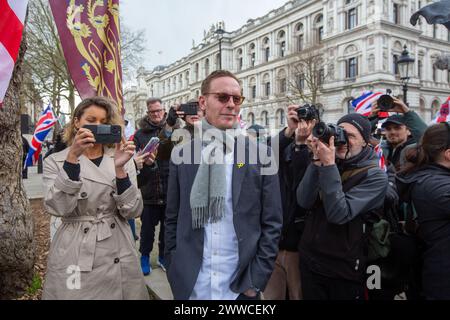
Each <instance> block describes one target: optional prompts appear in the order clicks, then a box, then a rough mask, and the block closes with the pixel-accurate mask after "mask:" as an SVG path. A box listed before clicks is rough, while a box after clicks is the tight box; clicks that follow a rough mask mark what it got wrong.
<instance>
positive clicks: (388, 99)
mask: <svg viewBox="0 0 450 320" xmlns="http://www.w3.org/2000/svg"><path fill="white" fill-rule="evenodd" d="M389 92H391V90H388V94H383V95H381V96H380V97H379V98H378V100H377V104H378V107H379V108H380V111H383V112H388V111H390V110H392V109H394V107H395V105H394V98H392V96H391V95H390V94H389Z"/></svg>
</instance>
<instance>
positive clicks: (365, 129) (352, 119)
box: [337, 113, 372, 143]
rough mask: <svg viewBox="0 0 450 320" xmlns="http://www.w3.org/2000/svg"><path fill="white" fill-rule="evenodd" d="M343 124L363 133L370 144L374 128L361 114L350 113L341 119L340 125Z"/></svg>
mask: <svg viewBox="0 0 450 320" xmlns="http://www.w3.org/2000/svg"><path fill="white" fill-rule="evenodd" d="M341 123H349V124H351V125H352V126H354V127H355V128H356V129H358V131H359V132H360V133H361V135H362V137H363V139H364V141H366V142H367V143H369V140H370V134H371V131H372V126H371V124H370V121H369V120H368V119H367V118H366V117H364V116H362V115H360V114H359V113H350V114H347V115H345V116H343V117H342V118H340V119H339V121H338V123H337V124H338V125H340V124H341Z"/></svg>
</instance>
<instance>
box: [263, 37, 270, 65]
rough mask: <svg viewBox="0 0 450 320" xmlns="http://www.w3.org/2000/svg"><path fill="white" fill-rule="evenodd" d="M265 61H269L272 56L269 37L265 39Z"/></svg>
mask: <svg viewBox="0 0 450 320" xmlns="http://www.w3.org/2000/svg"><path fill="white" fill-rule="evenodd" d="M263 51H264V62H268V61H269V58H270V41H269V38H268V37H265V38H264V40H263Z"/></svg>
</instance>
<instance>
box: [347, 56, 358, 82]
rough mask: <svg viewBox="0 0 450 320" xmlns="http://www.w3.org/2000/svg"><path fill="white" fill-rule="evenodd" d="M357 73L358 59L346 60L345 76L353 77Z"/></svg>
mask: <svg viewBox="0 0 450 320" xmlns="http://www.w3.org/2000/svg"><path fill="white" fill-rule="evenodd" d="M357 75H358V59H357V58H350V59H348V60H347V78H355V77H356V76H357Z"/></svg>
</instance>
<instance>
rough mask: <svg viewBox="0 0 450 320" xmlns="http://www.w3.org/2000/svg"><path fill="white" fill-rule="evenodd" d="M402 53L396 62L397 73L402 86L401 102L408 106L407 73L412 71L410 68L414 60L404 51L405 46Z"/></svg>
mask: <svg viewBox="0 0 450 320" xmlns="http://www.w3.org/2000/svg"><path fill="white" fill-rule="evenodd" d="M403 49H404V50H403V52H402V55H401V56H400V58H399V59H398V61H397V66H398V71H399V73H400V80H401V81H402V86H403V101H404V102H405V103H406V104H408V100H407V94H408V82H409V80H410V76H409V71H410V70H412V66H413V64H414V62H415V59H414V58H412V57H410V56H409V52H408V50H406V45H405V46H404V47H403Z"/></svg>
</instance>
